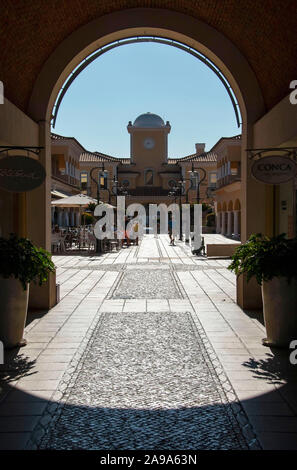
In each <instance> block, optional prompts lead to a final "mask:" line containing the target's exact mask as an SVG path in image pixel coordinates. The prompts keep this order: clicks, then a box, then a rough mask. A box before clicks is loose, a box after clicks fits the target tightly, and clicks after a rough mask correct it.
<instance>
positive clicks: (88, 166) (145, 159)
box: [80, 113, 216, 206]
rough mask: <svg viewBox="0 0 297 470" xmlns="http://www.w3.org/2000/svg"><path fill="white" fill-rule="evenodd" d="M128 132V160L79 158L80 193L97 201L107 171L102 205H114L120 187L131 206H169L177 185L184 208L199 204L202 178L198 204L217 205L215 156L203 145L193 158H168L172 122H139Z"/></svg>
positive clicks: (145, 117) (152, 117) (145, 118)
mask: <svg viewBox="0 0 297 470" xmlns="http://www.w3.org/2000/svg"><path fill="white" fill-rule="evenodd" d="M127 130H128V133H129V134H130V157H129V158H117V157H113V156H110V155H105V154H102V153H99V152H83V153H82V154H81V155H80V171H81V181H82V189H83V190H84V191H85V192H86V193H87V194H89V195H90V196H92V197H94V198H96V195H97V184H96V182H98V181H99V178H100V175H102V174H103V171H104V174H105V178H106V182H105V187H106V189H103V188H102V189H100V200H103V201H105V202H110V203H112V202H114V201H115V194H116V185H115V181H117V182H118V186H119V187H124V188H126V190H127V193H128V195H127V196H126V199H127V204H131V203H133V202H138V203H141V204H143V205H145V206H148V205H149V204H153V203H154V204H156V203H157V204H159V203H165V204H167V205H169V204H171V203H172V202H173V199H174V198H172V197H171V198H170V196H169V192H170V191H171V190H172V188H174V187H176V186H178V183H179V181H183V187H184V190H183V192H182V195H181V198H180V199H181V202H182V203H185V202H189V203H196V202H197V189H198V184H197V183H198V181H199V178H200V179H201V182H200V185H199V194H198V196H199V197H200V202H202V201H203V202H205V203H208V204H213V200H214V191H215V186H216V155H215V154H214V152H205V151H204V144H196V152H195V153H193V154H192V155H188V156H185V157H179V158H168V135H169V133H170V131H171V126H170V123H169V121H167V122H166V123H165V122H164V121H163V119H162V118H161V117H160V116H157V115H156V114H152V113H145V114H142V115H140V116H138V117H137V118H136V119H135V121H134V122H133V124H132V122H131V121H130V122H129V123H128V126H127ZM96 168H97V170H96ZM201 168H202V170H200V169H201ZM93 169H94V170H93ZM193 169H194V170H195V171H197V174H196V176H194V177H193V175H191V171H192V170H193ZM92 170H93V171H92ZM91 172H92V174H91ZM204 173H205V178H203V176H204ZM92 178H93V179H92ZM202 178H203V181H202ZM94 180H95V181H96V182H95V181H94ZM177 199H179V195H178V197H177Z"/></svg>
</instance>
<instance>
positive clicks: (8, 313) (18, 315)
mask: <svg viewBox="0 0 297 470" xmlns="http://www.w3.org/2000/svg"><path fill="white" fill-rule="evenodd" d="M28 298H29V284H28V286H27V290H25V291H24V289H23V286H22V284H21V283H20V281H19V280H18V279H13V278H10V279H3V278H2V277H0V299H1V302H0V340H1V341H2V342H3V344H4V347H5V348H14V347H17V346H23V345H24V340H23V334H24V327H25V322H26V317H27V309H28Z"/></svg>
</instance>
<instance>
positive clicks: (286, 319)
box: [262, 277, 297, 348]
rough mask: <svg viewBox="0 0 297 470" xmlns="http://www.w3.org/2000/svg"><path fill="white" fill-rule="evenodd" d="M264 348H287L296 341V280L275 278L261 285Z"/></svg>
mask: <svg viewBox="0 0 297 470" xmlns="http://www.w3.org/2000/svg"><path fill="white" fill-rule="evenodd" d="M262 299H263V310H264V321H265V327H266V333H267V338H266V339H264V340H263V344H265V345H266V346H275V347H285V348H287V347H288V346H289V344H290V342H291V341H292V340H293V339H297V280H296V279H294V280H292V281H291V282H290V283H288V282H287V280H286V279H285V278H284V277H275V278H273V279H272V280H271V281H267V282H263V284H262Z"/></svg>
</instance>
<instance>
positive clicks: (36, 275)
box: [0, 234, 55, 290]
mask: <svg viewBox="0 0 297 470" xmlns="http://www.w3.org/2000/svg"><path fill="white" fill-rule="evenodd" d="M54 271H55V265H54V263H53V262H52V260H51V254H50V253H49V252H47V251H46V250H44V249H43V248H38V247H36V246H35V245H33V243H32V242H31V241H30V240H28V239H27V238H18V236H17V235H15V234H11V235H10V237H9V238H8V239H7V238H3V237H0V274H1V275H2V276H3V277H4V278H6V279H8V278H10V277H14V278H15V279H19V281H20V282H21V284H22V286H23V288H24V290H26V289H27V283H29V282H31V281H33V282H35V283H38V284H39V285H42V284H43V283H44V282H46V281H47V279H48V276H49V273H50V272H54Z"/></svg>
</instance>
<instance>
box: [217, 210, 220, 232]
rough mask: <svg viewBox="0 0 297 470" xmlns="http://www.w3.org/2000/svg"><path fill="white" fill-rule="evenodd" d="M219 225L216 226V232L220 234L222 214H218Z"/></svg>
mask: <svg viewBox="0 0 297 470" xmlns="http://www.w3.org/2000/svg"><path fill="white" fill-rule="evenodd" d="M216 222H217V225H216V232H217V233H220V232H221V212H217V220H216Z"/></svg>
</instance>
